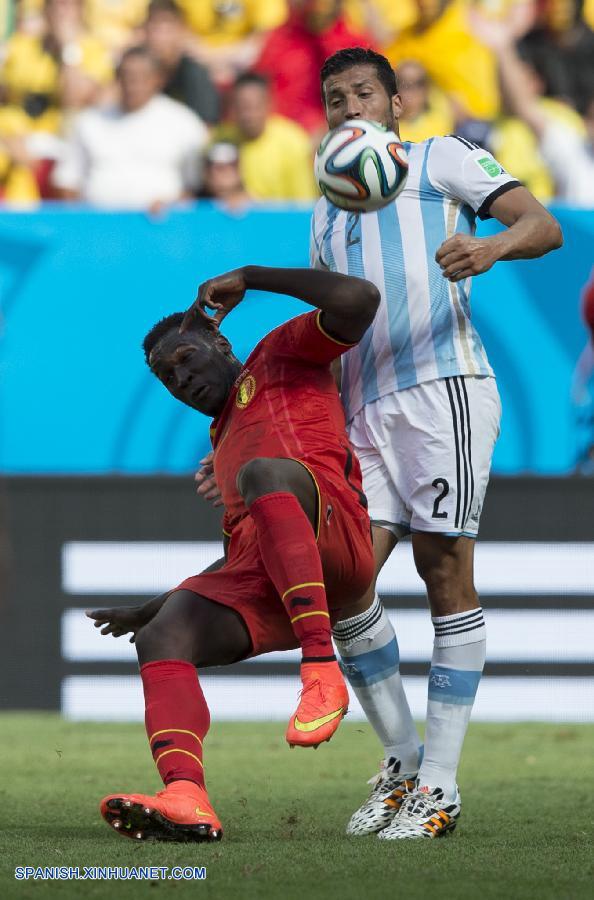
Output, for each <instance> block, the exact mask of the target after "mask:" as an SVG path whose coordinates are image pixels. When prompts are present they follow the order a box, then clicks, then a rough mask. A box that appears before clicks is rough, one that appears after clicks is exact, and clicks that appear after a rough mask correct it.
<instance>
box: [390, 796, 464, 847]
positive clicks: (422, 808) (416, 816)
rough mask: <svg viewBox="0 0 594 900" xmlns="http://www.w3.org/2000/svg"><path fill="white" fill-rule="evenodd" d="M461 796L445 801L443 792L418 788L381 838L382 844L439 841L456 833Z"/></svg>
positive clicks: (402, 806) (402, 805)
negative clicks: (405, 840)
mask: <svg viewBox="0 0 594 900" xmlns="http://www.w3.org/2000/svg"><path fill="white" fill-rule="evenodd" d="M460 802H461V801H460V794H459V792H458V788H456V796H455V798H454V799H453V800H446V799H445V798H444V793H443V791H442V789H441V788H438V787H436V788H433V789H431V788H419V787H415V789H414V790H413V791H411V793H409V794H407V795H406V797H405V798H404V800H403V801H402V804H401V806H400V810H399V812H398V815H397V816H395V817H394V819H393V820H392V822H391V823H390V825H388V826H387V828H384V829H383V830H382V831H380V833H379V834H378V838H380V840H382V841H397V840H403V839H406V838H436V837H441V836H442V835H444V834H447V833H448V832H449V831H453V830H454V828H455V827H456V822H457V820H458V818H459V817H460Z"/></svg>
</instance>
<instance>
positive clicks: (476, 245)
mask: <svg viewBox="0 0 594 900" xmlns="http://www.w3.org/2000/svg"><path fill="white" fill-rule="evenodd" d="M498 258H499V257H498V255H497V252H496V250H495V247H494V245H492V244H491V243H490V240H489V238H475V237H472V236H471V235H469V234H455V235H454V236H453V237H451V238H448V240H447V241H444V242H443V244H442V245H441V247H440V248H439V250H438V251H437V253H436V254H435V261H436V262H437V263H439V265H440V266H441V268H442V275H443V276H444V278H448V279H449V280H450V281H462V279H464V278H470V277H471V276H472V275H480V274H481V273H482V272H487V271H488V270H489V269H490V268H491V266H492V265H493V263H495V262H497V260H498Z"/></svg>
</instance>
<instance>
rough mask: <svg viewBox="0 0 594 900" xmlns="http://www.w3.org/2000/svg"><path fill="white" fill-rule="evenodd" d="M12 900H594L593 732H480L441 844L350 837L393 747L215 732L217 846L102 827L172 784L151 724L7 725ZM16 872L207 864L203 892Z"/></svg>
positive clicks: (7, 721)
mask: <svg viewBox="0 0 594 900" xmlns="http://www.w3.org/2000/svg"><path fill="white" fill-rule="evenodd" d="M0 728H1V735H2V741H1V750H0V763H1V770H0V771H1V778H0V823H1V830H0V897H3V898H12V897H34V898H44V897H46V896H47V897H54V896H58V895H59V896H62V897H68V898H70V897H72V898H79V897H84V898H86V897H91V898H95V897H106V898H107V897H109V898H110V900H113V898H116V897H117V900H120V898H123V900H126V898H129V897H144V896H151V897H153V898H158V897H160V896H161V897H162V896H164V895H166V896H167V897H171V898H172V900H177V898H180V900H182V898H186V897H188V898H189V897H193V898H199V897H201V896H205V897H215V898H224V900H231V898H242V900H243V898H259V900H260V898H264V900H266V898H275V900H276V898H279V900H280V898H282V900H293V898H295V900H297V898H299V900H309V898H334V897H336V898H353V900H355V898H356V900H372V898H384V897H385V898H390V900H393V898H403V900H409V898H410V900H426V898H432V900H433V898H437V897H439V898H444V900H467V898H468V900H479V898H497V900H501V898H503V900H516V898H517V900H531V898H535V900H536V898H538V900H545V898H546V900H548V898H550V900H581V898H588V900H590V898H592V897H593V896H594V864H593V861H592V852H591V851H592V837H593V825H592V823H593V821H594V809H593V796H594V766H593V765H592V761H593V756H592V749H593V745H594V727H593V726H556V725H532V724H531V725H474V726H471V728H470V732H469V735H468V739H467V742H466V746H465V754H464V760H463V765H462V767H461V771H460V777H459V780H460V786H461V790H462V796H463V801H464V806H463V818H462V820H461V824H460V825H459V826H458V829H457V831H456V833H455V834H454V835H452V836H451V837H446V838H444V839H441V840H437V841H423V842H404V843H397V844H396V843H385V844H384V843H381V842H380V841H378V840H377V839H375V838H373V837H369V838H346V837H345V836H344V833H343V832H344V825H345V822H346V821H347V819H348V816H349V814H350V813H351V811H352V810H353V809H354V808H355V807H356V806H357V805H358V804H359V802H360V801H361V800H362V799H363V798H364V796H365V794H366V792H367V790H368V788H367V786H366V784H365V781H366V779H367V777H368V776H369V775H371V774H372V773H373V771H374V769H375V766H376V763H377V761H378V758H379V756H380V752H379V747H378V744H377V742H376V740H375V738H374V737H373V736H372V734H371V733H370V731H369V728H368V727H366V726H362V725H358V724H356V723H355V724H353V723H350V724H348V723H345V724H344V725H342V726H341V728H340V730H339V732H338V734H337V736H336V737H335V738H334V739H333V741H332V743H331V744H325V745H324V746H323V747H322V748H320V749H319V750H318V751H316V752H313V751H302V750H299V749H295V750H293V751H290V750H289V749H288V748H287V747H286V745H285V744H284V739H283V728H282V725H281V724H280V723H278V724H274V723H268V724H265V725H246V724H224V725H218V726H217V725H215V726H214V727H213V729H212V732H211V734H210V736H209V738H208V741H207V745H206V748H207V771H208V781H209V787H210V793H211V799H212V801H213V804H214V805H215V807H216V809H217V811H218V813H219V815H220V816H221V819H222V821H223V825H224V827H225V829H226V832H225V839H224V840H223V842H222V843H221V844H216V845H179V846H178V845H171V844H153V843H146V844H138V845H137V844H133V843H132V842H131V841H128V840H126V839H124V838H121V837H118V836H117V835H116V834H114V833H113V832H112V831H111V830H110V829H108V827H107V826H106V825H105V824H104V823H103V821H102V820H101V818H100V817H99V815H98V812H97V803H98V800H99V799H100V797H101V796H102V795H103V794H106V793H109V792H111V791H112V790H117V789H123V790H142V791H147V792H150V791H152V790H155V789H157V788H158V787H159V783H158V780H157V777H156V775H155V772H154V770H153V768H152V762H151V760H150V757H149V754H148V750H147V747H146V743H145V736H144V731H143V729H142V727H141V726H139V725H96V724H69V723H66V722H63V721H61V720H60V719H59V718H58V717H56V716H53V715H43V714H39V715H25V714H23V715H3V716H0ZM17 865H48V866H50V865H51V866H60V865H62V866H65V865H77V866H80V867H82V866H83V865H109V866H140V865H145V866H148V865H153V866H170V867H171V866H175V865H190V866H194V865H205V866H206V867H207V880H206V881H204V882H198V881H195V882H173V881H160V882H158V883H155V884H153V885H151V884H150V883H147V882H144V883H139V882H136V883H134V882H124V881H119V882H117V884H114V883H113V882H109V883H108V882H89V881H86V882H84V883H83V882H78V883H76V882H69V883H66V882H53V883H48V882H45V883H42V882H36V883H33V882H26V883H25V882H15V880H14V869H15V866H17Z"/></svg>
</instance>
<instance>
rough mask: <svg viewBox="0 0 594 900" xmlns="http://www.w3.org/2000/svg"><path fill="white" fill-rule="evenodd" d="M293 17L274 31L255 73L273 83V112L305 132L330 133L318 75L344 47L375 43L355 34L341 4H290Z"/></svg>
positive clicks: (297, 0) (303, 0)
mask: <svg viewBox="0 0 594 900" xmlns="http://www.w3.org/2000/svg"><path fill="white" fill-rule="evenodd" d="M289 5H290V10H291V11H290V15H289V18H288V20H287V21H286V22H285V24H284V25H281V26H280V27H279V28H276V29H275V30H274V31H272V32H271V33H270V34H269V35H268V38H267V39H266V42H265V44H264V47H263V48H262V53H261V54H260V58H259V59H258V61H257V63H256V65H255V69H256V71H257V72H261V73H262V74H265V75H267V76H268V77H269V79H270V84H271V87H272V93H273V103H274V109H275V112H277V113H279V114H280V115H283V116H287V118H289V119H293V120H294V121H296V122H299V124H300V125H302V126H303V127H304V128H305V129H307V131H310V132H316V131H318V130H323V131H326V120H325V117H324V110H323V108H322V103H321V99H320V85H319V78H318V72H319V71H320V68H321V66H322V63H323V62H324V60H325V59H327V57H329V56H331V55H332V54H333V53H336V51H337V50H342V49H343V48H344V47H352V46H363V47H368V46H370V44H371V40H370V38H369V37H368V36H367V35H365V34H357V33H356V32H354V31H351V29H350V28H349V26H348V25H347V23H346V19H345V16H344V14H343V9H342V6H343V4H342V0H330V2H328V0H290V3H289Z"/></svg>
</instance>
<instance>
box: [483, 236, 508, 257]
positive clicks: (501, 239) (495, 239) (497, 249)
mask: <svg viewBox="0 0 594 900" xmlns="http://www.w3.org/2000/svg"><path fill="white" fill-rule="evenodd" d="M485 240H486V242H487V246H488V247H489V250H490V252H491V256H492V261H493V262H494V263H496V262H497V261H498V260H500V259H502V258H503V257H504V256H505V255H506V254H507V253H509V252H510V250H511V249H512V244H513V242H512V241H510V239H509V235H508V232H507V231H502V232H501V233H500V234H494V235H493V236H492V237H489V238H485Z"/></svg>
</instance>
